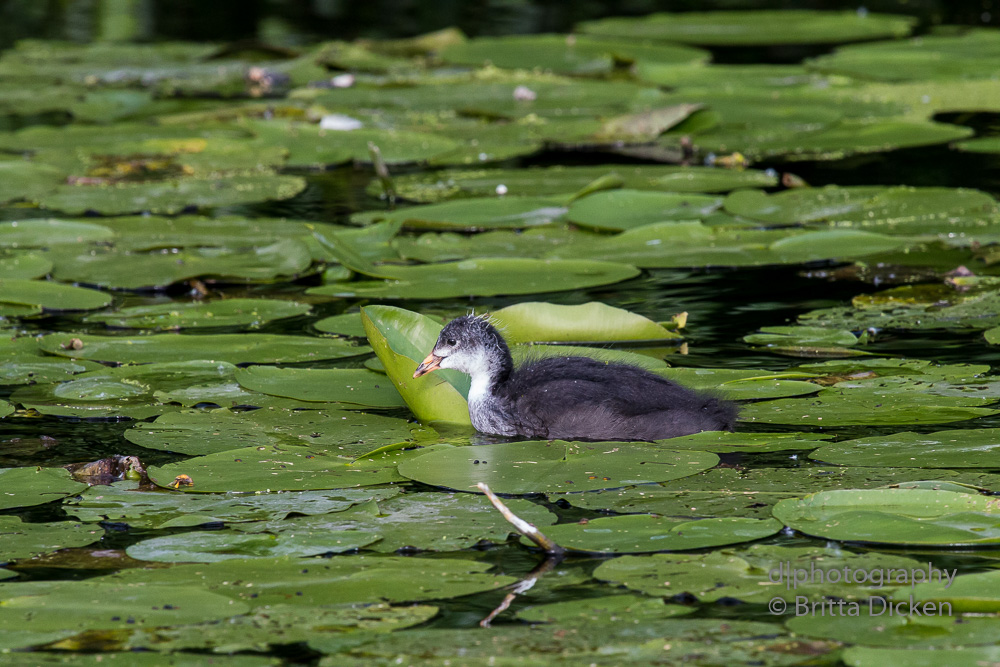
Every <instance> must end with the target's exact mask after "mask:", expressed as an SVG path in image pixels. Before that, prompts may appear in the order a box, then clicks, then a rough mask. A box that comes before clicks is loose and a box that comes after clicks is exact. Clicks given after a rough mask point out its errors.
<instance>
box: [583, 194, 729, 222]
mask: <svg viewBox="0 0 1000 667" xmlns="http://www.w3.org/2000/svg"><path fill="white" fill-rule="evenodd" d="M722 201H723V200H722V198H721V197H712V196H708V195H696V194H676V193H672V192H650V191H646V190H610V191H606V192H597V193H594V194H592V195H590V196H588V197H584V198H582V199H578V200H576V201H574V202H573V203H572V204H571V205H570V207H569V212H568V213H567V214H566V217H567V218H568V219H569V220H571V221H572V222H574V223H576V224H578V225H583V226H584V227H591V228H594V229H601V230H616V231H622V230H627V229H635V228H636V227H642V226H643V225H649V224H652V223H657V222H667V221H670V220H700V219H703V218H705V217H706V216H708V215H710V214H711V213H713V212H714V211H716V210H718V209H719V208H720V207H721V205H722Z"/></svg>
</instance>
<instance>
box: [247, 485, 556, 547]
mask: <svg viewBox="0 0 1000 667" xmlns="http://www.w3.org/2000/svg"><path fill="white" fill-rule="evenodd" d="M505 504H507V506H508V507H509V508H510V510H511V511H512V512H514V513H515V514H516V515H517V516H519V517H521V518H522V519H524V520H525V521H527V522H529V523H531V524H532V525H535V526H550V525H552V524H553V523H555V521H556V516H555V515H554V514H552V513H551V512H549V511H548V510H547V509H545V508H544V507H542V506H540V505H536V504H535V503H532V502H530V501H528V500H520V499H516V498H515V499H510V500H507V501H505ZM415 526H419V529H417V530H415V529H414V527H415ZM234 528H235V530H239V531H244V532H248V533H255V534H274V535H277V536H279V537H280V536H282V535H286V534H291V535H295V536H306V537H308V538H312V539H316V540H322V539H323V537H322V536H323V535H327V534H332V535H338V534H346V535H350V534H351V533H353V532H354V531H362V533H363V534H364V533H377V534H378V535H379V536H381V538H382V539H380V540H379V541H378V542H375V543H374V544H370V545H369V546H368V547H367V548H369V549H374V550H375V551H380V552H383V553H389V552H393V551H399V550H401V549H406V550H412V549H418V550H421V551H455V550H458V549H468V548H470V547H474V546H476V545H477V544H483V543H489V542H492V543H500V542H505V541H506V540H507V538H508V536H509V535H510V534H511V533H512V532H514V530H513V528H512V527H511V525H510V524H509V523H508V522H507V520H506V519H504V518H503V516H502V515H501V514H500V513H499V512H498V511H497V510H496V508H494V507H493V505H491V504H490V502H489V501H488V500H487V499H486V498H485V497H484V496H481V495H472V494H467V493H459V494H442V493H413V494H406V495H401V496H396V497H395V498H391V499H389V500H385V501H380V502H377V503H375V502H373V503H368V504H365V505H358V506H355V507H353V508H351V509H349V510H345V511H343V512H337V513H334V514H324V515H314V516H309V517H294V518H288V519H284V520H276V521H263V522H254V523H244V524H239V525H236V526H234Z"/></svg>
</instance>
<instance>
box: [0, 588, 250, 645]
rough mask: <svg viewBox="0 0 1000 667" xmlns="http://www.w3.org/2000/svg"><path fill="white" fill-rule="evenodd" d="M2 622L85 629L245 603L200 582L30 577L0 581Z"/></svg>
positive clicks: (215, 611)
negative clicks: (61, 579)
mask: <svg viewBox="0 0 1000 667" xmlns="http://www.w3.org/2000/svg"><path fill="white" fill-rule="evenodd" d="M0 594H2V595H3V597H4V606H3V607H2V608H0V628H3V630H4V631H5V632H7V631H11V630H34V631H39V630H43V629H50V630H51V629H61V628H67V627H71V628H74V629H76V630H77V631H78V632H79V631H83V630H96V629H104V630H110V629H115V628H123V629H126V628H129V627H131V626H134V625H139V626H140V627H141V626H146V625H148V626H151V627H157V626H163V625H180V624H183V623H197V622H199V621H207V620H211V619H221V618H226V617H229V616H236V615H238V614H242V613H244V612H246V611H247V610H248V609H249V606H248V605H246V604H244V603H242V602H239V601H236V600H233V599H231V598H229V597H226V596H224V595H219V594H217V593H212V592H209V591H206V590H203V589H202V588H201V587H199V586H182V585H177V584H176V583H175V584H173V585H167V586H164V585H147V584H139V585H137V584H124V583H118V584H111V583H104V582H97V581H28V582H20V583H13V584H10V583H8V584H0Z"/></svg>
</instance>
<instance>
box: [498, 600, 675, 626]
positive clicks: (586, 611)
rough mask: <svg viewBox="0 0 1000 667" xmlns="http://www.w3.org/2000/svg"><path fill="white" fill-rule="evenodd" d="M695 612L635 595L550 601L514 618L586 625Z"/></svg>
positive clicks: (522, 611) (530, 608) (525, 610)
mask: <svg viewBox="0 0 1000 667" xmlns="http://www.w3.org/2000/svg"><path fill="white" fill-rule="evenodd" d="M692 611H694V609H692V608H691V607H685V606H682V605H679V604H665V603H664V602H663V601H662V600H651V599H649V598H643V597H639V596H637V595H604V596H602V597H597V598H586V599H583V600H566V601H565V602H550V603H549V604H540V605H533V606H531V607H527V608H526V609H522V610H521V611H519V612H518V613H517V618H519V619H520V620H522V621H527V622H529V623H561V624H571V625H587V624H592V623H607V622H614V621H616V620H617V619H619V618H622V617H628V618H632V619H637V618H643V619H645V618H663V617H665V616H686V615H687V614H690V613H691V612H692Z"/></svg>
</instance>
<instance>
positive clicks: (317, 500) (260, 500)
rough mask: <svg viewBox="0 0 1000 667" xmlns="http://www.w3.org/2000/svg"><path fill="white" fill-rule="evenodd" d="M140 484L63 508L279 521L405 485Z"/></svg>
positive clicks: (165, 524)
mask: <svg viewBox="0 0 1000 667" xmlns="http://www.w3.org/2000/svg"><path fill="white" fill-rule="evenodd" d="M137 486H138V484H137V483H136V482H132V481H123V482H115V483H114V484H111V485H109V486H92V487H90V488H89V489H87V490H86V491H84V492H83V493H81V494H79V495H77V496H74V497H72V498H67V499H66V500H65V501H63V508H64V509H65V510H66V513H67V514H69V515H71V516H75V517H76V518H77V519H79V520H80V521H84V522H87V523H96V522H99V521H110V522H113V523H125V524H128V525H129V526H130V527H132V528H147V529H149V528H186V527H190V526H200V525H204V524H207V523H239V522H246V521H263V520H270V521H276V520H279V519H282V518H285V517H287V516H288V515H289V514H296V515H300V514H302V515H313V514H327V513H329V512H341V511H344V510H346V509H349V508H351V507H353V506H355V505H358V504H362V503H367V502H370V501H373V500H384V499H386V498H391V497H392V496H394V495H396V494H398V493H399V492H400V490H401V489H400V488H399V487H386V488H365V489H340V490H338V491H291V492H279V493H253V494H226V495H221V496H213V495H210V494H192V493H177V492H175V491H160V490H157V491H140V490H138V489H137ZM188 534H189V533H180V535H188Z"/></svg>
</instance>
